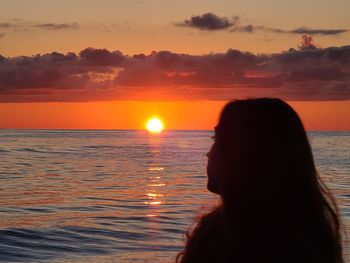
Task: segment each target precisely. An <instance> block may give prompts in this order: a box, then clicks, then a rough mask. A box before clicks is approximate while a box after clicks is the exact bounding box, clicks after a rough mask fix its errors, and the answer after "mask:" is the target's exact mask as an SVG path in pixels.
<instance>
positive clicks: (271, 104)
mask: <svg viewBox="0 0 350 263" xmlns="http://www.w3.org/2000/svg"><path fill="white" fill-rule="evenodd" d="M208 157H209V160H208V177H209V178H208V188H209V190H210V191H212V192H215V193H218V194H220V195H222V196H225V195H230V194H238V192H239V191H244V192H245V193H247V191H248V192H251V191H249V190H252V191H253V192H254V193H259V194H260V192H261V191H264V192H265V191H268V192H266V193H269V194H278V192H285V191H290V190H292V191H294V189H295V188H294V187H296V186H300V184H302V185H305V184H308V185H310V184H314V183H315V180H316V171H315V166H314V162H313V158H312V153H311V149H310V146H309V143H308V140H307V136H306V133H305V130H304V128H303V125H302V122H301V120H300V118H299V117H298V115H297V114H296V112H295V111H294V110H293V109H292V108H291V107H290V106H289V105H288V104H286V103H285V102H283V101H282V100H280V99H269V98H262V99H247V100H237V101H232V102H229V103H228V104H227V105H226V106H225V107H224V109H223V111H222V113H221V116H220V120H219V123H218V125H217V126H216V127H215V142H214V144H213V146H212V149H211V150H210V152H209V153H208ZM314 175H315V176H314ZM291 188H294V189H291ZM250 194H251V193H250Z"/></svg>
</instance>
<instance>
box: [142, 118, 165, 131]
mask: <svg viewBox="0 0 350 263" xmlns="http://www.w3.org/2000/svg"><path fill="white" fill-rule="evenodd" d="M163 128H164V125H163V122H162V121H161V120H160V119H159V118H156V117H154V118H151V119H149V120H148V122H147V124H146V129H147V130H148V131H149V132H150V133H160V132H162V130H163Z"/></svg>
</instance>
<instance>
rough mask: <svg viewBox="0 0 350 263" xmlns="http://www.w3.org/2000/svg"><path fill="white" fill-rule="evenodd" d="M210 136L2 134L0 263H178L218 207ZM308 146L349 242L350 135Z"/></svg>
mask: <svg viewBox="0 0 350 263" xmlns="http://www.w3.org/2000/svg"><path fill="white" fill-rule="evenodd" d="M212 135H213V134H212V131H163V132H162V133H160V134H149V133H148V132H146V131H135V130H133V131H128V130H7V129H3V130H0V262H84V263H86V262H120V263H126V262H152V263H157V262H159V263H160V262H161V263H166V262H174V261H175V257H176V255H177V254H178V253H179V252H180V251H181V250H182V249H183V247H184V244H185V240H186V238H185V237H186V231H187V230H188V229H189V228H190V227H193V224H194V222H195V220H196V219H197V218H198V216H199V215H200V214H202V213H205V212H208V211H209V210H210V209H211V208H212V207H214V206H215V205H217V204H218V201H219V200H218V197H217V196H216V195H214V194H212V193H210V192H208V191H207V189H206V183H207V181H206V180H207V179H206V162H207V157H206V154H207V152H208V150H209V148H210V146H211V144H212V139H211V136H212ZM308 136H309V139H310V142H311V145H312V149H313V153H314V158H315V162H316V165H317V169H318V172H319V174H320V176H321V177H322V179H323V180H324V182H325V183H326V184H327V186H328V187H329V188H330V190H331V191H332V193H333V194H334V196H335V197H336V199H337V202H338V205H339V208H340V211H341V215H342V222H343V227H344V229H345V231H347V232H348V236H349V237H348V238H350V132H348V131H344V132H342V131H312V132H308ZM344 250H345V252H344V253H345V254H346V258H347V260H348V261H347V262H350V261H349V260H350V257H349V254H350V248H349V243H347V244H346V243H345V244H344Z"/></svg>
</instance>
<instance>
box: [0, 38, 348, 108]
mask: <svg viewBox="0 0 350 263" xmlns="http://www.w3.org/2000/svg"><path fill="white" fill-rule="evenodd" d="M304 44H305V45H304V46H303V48H301V49H298V50H296V49H290V50H289V51H286V52H282V53H275V54H253V53H249V52H243V51H240V50H235V49H230V50H228V51H227V52H225V53H211V54H206V55H190V54H179V53H173V52H170V51H160V52H152V53H151V54H148V55H146V54H136V55H134V56H128V55H125V54H123V53H121V52H120V51H109V50H106V49H94V48H87V49H84V50H82V51H81V52H80V53H79V54H75V53H67V54H61V53H58V52H53V53H49V54H43V55H35V56H20V57H11V58H6V57H4V56H1V55H0V102H50V101H56V102H63V101H67V102H68V101H69V102H79V101H101V100H126V99H128V100H148V101H161V100H164V101H167V100H168V101H171V100H229V99H234V98H244V97H260V96H269V97H271V96H272V97H280V98H283V99H286V100H308V101H312V100H349V99H350V46H343V47H329V48H316V47H314V46H313V45H312V43H311V42H310V43H308V42H305V43H304ZM308 45H309V46H308Z"/></svg>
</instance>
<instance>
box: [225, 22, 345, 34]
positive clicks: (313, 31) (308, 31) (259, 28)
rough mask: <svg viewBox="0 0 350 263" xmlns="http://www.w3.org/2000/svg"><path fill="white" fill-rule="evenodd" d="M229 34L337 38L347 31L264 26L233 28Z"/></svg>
mask: <svg viewBox="0 0 350 263" xmlns="http://www.w3.org/2000/svg"><path fill="white" fill-rule="evenodd" d="M230 31H231V32H245V33H255V32H257V31H265V32H273V33H280V34H298V35H304V34H307V35H322V36H337V35H341V34H343V33H347V32H349V31H350V30H348V29H320V28H318V29H316V28H307V27H298V28H295V29H291V30H286V29H281V28H271V27H266V26H264V25H251V24H249V25H239V26H236V27H233V28H232V29H231V30H230Z"/></svg>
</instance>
